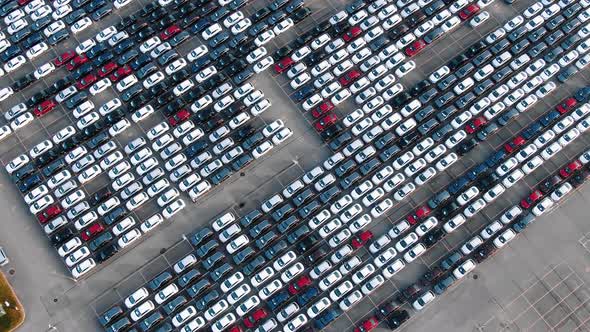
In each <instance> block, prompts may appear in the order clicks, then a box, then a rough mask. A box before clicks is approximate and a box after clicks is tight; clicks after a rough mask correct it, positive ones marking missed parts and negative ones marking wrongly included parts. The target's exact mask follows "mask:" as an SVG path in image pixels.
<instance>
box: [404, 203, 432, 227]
mask: <svg viewBox="0 0 590 332" xmlns="http://www.w3.org/2000/svg"><path fill="white" fill-rule="evenodd" d="M430 212H431V210H430V208H429V207H428V206H422V207H419V208H418V209H416V211H414V213H412V214H409V215H408V216H407V217H406V220H407V221H408V222H409V223H410V225H415V224H416V223H417V222H418V221H420V220H422V219H424V218H426V217H428V216H429V215H430Z"/></svg>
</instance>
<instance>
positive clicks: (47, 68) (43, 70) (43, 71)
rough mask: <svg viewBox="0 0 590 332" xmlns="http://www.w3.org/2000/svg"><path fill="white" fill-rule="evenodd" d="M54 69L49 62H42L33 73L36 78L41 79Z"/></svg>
mask: <svg viewBox="0 0 590 332" xmlns="http://www.w3.org/2000/svg"><path fill="white" fill-rule="evenodd" d="M54 70H55V66H54V65H53V63H51V62H47V63H44V64H43V65H41V66H40V67H39V68H37V70H35V72H34V75H35V78H36V79H41V78H43V77H45V76H47V75H49V74H51V73H52V72H53V71H54Z"/></svg>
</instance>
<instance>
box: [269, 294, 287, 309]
mask: <svg viewBox="0 0 590 332" xmlns="http://www.w3.org/2000/svg"><path fill="white" fill-rule="evenodd" d="M288 298H289V293H287V291H283V292H280V293H278V294H277V295H275V296H273V297H272V298H270V300H269V301H268V303H267V304H268V308H269V309H270V310H271V311H275V310H276V309H278V308H279V307H280V306H281V304H283V303H285V302H287V299H288Z"/></svg>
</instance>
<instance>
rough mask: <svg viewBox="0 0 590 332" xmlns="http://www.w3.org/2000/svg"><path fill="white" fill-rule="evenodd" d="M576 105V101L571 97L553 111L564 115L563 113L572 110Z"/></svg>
mask: <svg viewBox="0 0 590 332" xmlns="http://www.w3.org/2000/svg"><path fill="white" fill-rule="evenodd" d="M576 104H577V102H576V99H575V98H573V97H570V98H568V99H566V100H564V101H563V102H562V103H561V104H559V105H557V107H555V109H556V110H557V111H558V112H559V113H560V114H565V113H567V112H569V111H571V110H572V109H574V106H576Z"/></svg>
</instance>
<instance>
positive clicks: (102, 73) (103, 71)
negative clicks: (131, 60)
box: [97, 62, 119, 78]
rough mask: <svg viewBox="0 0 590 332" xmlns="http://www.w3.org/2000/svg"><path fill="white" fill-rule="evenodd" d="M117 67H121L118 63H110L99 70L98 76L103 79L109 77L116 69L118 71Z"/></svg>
mask: <svg viewBox="0 0 590 332" xmlns="http://www.w3.org/2000/svg"><path fill="white" fill-rule="evenodd" d="M117 67H119V66H118V65H117V64H116V63H114V62H109V63H107V64H106V65H104V66H102V67H101V68H100V69H99V70H98V73H97V74H98V76H100V77H101V78H102V77H107V76H108V75H109V74H110V73H112V72H113V71H114V70H115V69H117Z"/></svg>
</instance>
